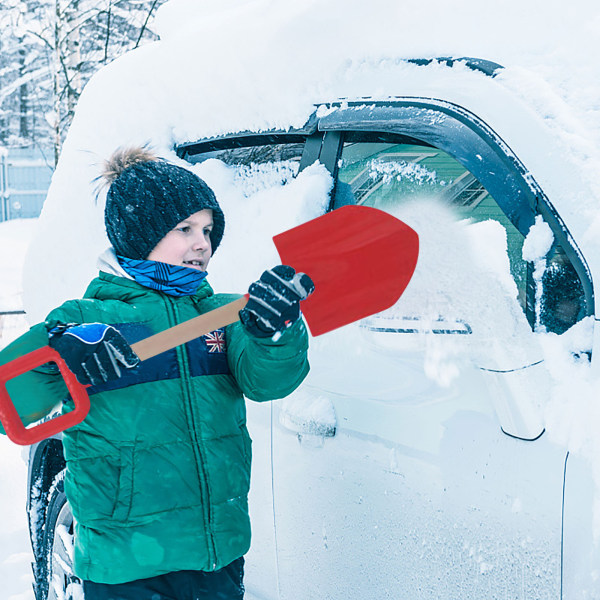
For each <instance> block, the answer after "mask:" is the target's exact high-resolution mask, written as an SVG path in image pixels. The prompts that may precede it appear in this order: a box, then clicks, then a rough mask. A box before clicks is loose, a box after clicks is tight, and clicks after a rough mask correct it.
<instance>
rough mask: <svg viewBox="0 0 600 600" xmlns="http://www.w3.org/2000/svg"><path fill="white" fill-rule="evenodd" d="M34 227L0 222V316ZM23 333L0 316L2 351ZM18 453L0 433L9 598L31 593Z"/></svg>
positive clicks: (11, 297) (3, 568) (20, 599)
mask: <svg viewBox="0 0 600 600" xmlns="http://www.w3.org/2000/svg"><path fill="white" fill-rule="evenodd" d="M36 226H37V220H36V219H15V220H13V221H6V222H3V223H0V282H1V285H0V312H2V311H11V310H20V309H21V308H22V303H21V293H22V286H21V275H22V270H23V260H24V257H25V251H26V248H27V246H28V244H29V241H30V239H31V237H32V235H33V234H34V232H35V230H36ZM26 329H27V325H26V322H25V319H24V318H23V317H22V316H19V315H4V316H2V315H0V348H3V347H4V346H6V345H7V344H8V343H10V342H11V341H12V340H13V339H15V338H16V337H18V336H19V335H21V334H22V333H24V332H25V331H26ZM21 453H22V448H21V447H19V446H17V445H16V444H13V443H12V442H11V441H9V440H8V438H7V437H6V436H4V435H0V514H1V515H2V527H0V582H2V593H3V597H4V598H7V599H8V600H30V599H31V598H32V594H33V592H32V591H31V585H32V582H33V577H32V573H31V562H32V561H33V556H32V552H31V546H30V544H29V534H28V530H27V512H26V510H25V503H26V498H25V496H26V492H27V465H26V463H25V462H24V461H23V460H21V456H22V454H21Z"/></svg>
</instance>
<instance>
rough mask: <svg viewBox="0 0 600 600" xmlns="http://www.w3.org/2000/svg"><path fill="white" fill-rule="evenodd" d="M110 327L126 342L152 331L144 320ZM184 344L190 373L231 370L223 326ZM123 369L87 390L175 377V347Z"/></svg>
mask: <svg viewBox="0 0 600 600" xmlns="http://www.w3.org/2000/svg"><path fill="white" fill-rule="evenodd" d="M113 327H114V328H115V329H118V330H119V331H120V332H121V334H122V335H123V337H124V338H125V339H126V340H127V342H128V343H129V344H135V342H139V341H140V340H143V339H145V338H147V337H149V336H151V335H152V334H153V333H154V332H153V331H151V330H150V328H149V327H148V326H147V325H146V324H144V323H116V324H114V325H113ZM185 348H186V352H187V358H188V363H189V369H190V375H191V376H192V377H203V376H205V375H227V374H229V373H230V371H229V364H228V362H227V346H226V339H225V330H224V329H219V330H217V331H216V332H212V333H211V334H208V336H202V337H200V338H196V339H195V340H192V341H191V342H188V343H187V344H185ZM122 373H123V375H122V376H121V377H120V378H119V379H113V380H112V381H108V382H107V383H103V384H101V385H94V386H91V387H89V388H88V394H89V395H92V394H98V393H100V392H107V391H110V390H118V389H122V388H126V387H129V386H132V385H138V384H140V383H149V382H151V381H161V380H166V379H177V378H178V377H180V370H179V364H178V361H177V352H176V349H175V348H173V349H171V350H167V351H166V352H163V353H162V354H159V355H157V356H153V357H152V358H148V359H146V360H144V361H142V362H141V363H140V364H139V365H138V366H137V367H135V368H134V369H131V370H125V369H123V370H122Z"/></svg>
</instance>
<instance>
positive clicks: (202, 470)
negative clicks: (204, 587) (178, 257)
mask: <svg viewBox="0 0 600 600" xmlns="http://www.w3.org/2000/svg"><path fill="white" fill-rule="evenodd" d="M165 303H166V304H167V308H168V312H169V313H170V314H169V317H170V318H171V319H172V320H173V321H174V324H178V323H179V322H180V320H179V314H178V311H177V306H176V305H175V303H174V302H173V301H172V300H171V299H170V298H165ZM175 352H176V354H177V362H178V363H179V368H180V377H181V384H182V389H183V396H184V400H185V406H186V413H187V418H188V428H189V430H190V433H191V435H192V439H193V441H194V448H193V450H194V456H195V458H196V469H197V470H198V471H199V475H200V477H199V480H200V493H201V496H202V511H203V513H204V529H205V531H206V546H207V552H208V560H209V563H210V565H211V566H212V568H213V569H214V568H215V567H216V562H217V561H216V554H217V553H216V548H215V540H214V536H213V529H212V515H211V509H210V491H209V489H208V476H207V470H206V465H205V463H204V458H203V456H202V452H201V448H202V447H203V446H202V441H201V440H200V439H199V437H198V431H199V427H198V425H197V423H196V420H195V418H194V410H193V406H192V393H191V389H190V388H191V381H190V369H189V364H188V361H187V359H186V357H185V346H177V348H175Z"/></svg>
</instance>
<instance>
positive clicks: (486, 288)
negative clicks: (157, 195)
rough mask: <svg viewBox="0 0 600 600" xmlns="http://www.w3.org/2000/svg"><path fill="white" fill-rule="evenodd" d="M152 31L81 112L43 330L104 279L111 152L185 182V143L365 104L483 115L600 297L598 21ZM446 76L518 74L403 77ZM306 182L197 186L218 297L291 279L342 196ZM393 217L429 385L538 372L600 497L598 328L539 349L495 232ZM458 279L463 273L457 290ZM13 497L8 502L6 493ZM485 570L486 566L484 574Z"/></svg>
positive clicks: (0, 448)
mask: <svg viewBox="0 0 600 600" xmlns="http://www.w3.org/2000/svg"><path fill="white" fill-rule="evenodd" d="M157 27H158V29H159V31H160V33H161V41H160V42H157V43H154V44H150V45H148V46H145V47H142V48H140V49H138V50H136V51H134V52H132V53H130V54H128V55H126V56H124V57H122V58H120V59H118V60H116V61H115V62H114V63H112V64H111V65H109V66H108V67H106V68H105V69H103V70H102V71H100V72H99V73H98V74H97V75H96V76H95V77H94V78H93V79H92V81H91V82H90V83H89V84H88V86H87V87H86V89H85V90H84V93H83V94H82V96H81V100H80V103H79V105H78V107H77V111H76V115H75V119H74V121H73V124H72V127H71V130H70V134H69V137H68V139H67V141H66V143H65V146H64V149H63V153H62V156H61V159H60V162H59V164H58V168H57V170H56V172H55V174H54V177H53V181H52V186H51V189H50V191H49V194H48V199H47V201H46V204H45V207H44V211H43V214H42V216H41V218H40V220H39V229H38V230H37V232H36V233H35V237H34V238H33V241H32V244H31V248H30V252H29V255H28V258H27V262H26V265H25V279H26V282H27V285H26V289H25V298H24V304H25V307H26V308H27V310H28V313H29V316H30V319H31V320H32V321H33V322H35V321H38V320H40V319H42V318H43V317H44V316H45V314H46V313H47V312H48V311H49V310H50V309H51V308H53V307H54V306H56V305H58V304H60V302H62V301H63V300H65V299H67V298H70V297H77V296H81V294H82V293H83V291H84V289H85V287H86V285H87V283H88V282H89V280H90V279H91V278H92V277H93V276H94V275H95V272H96V258H97V256H98V255H99V254H100V253H101V252H102V251H103V250H104V249H105V248H106V246H107V245H108V241H107V239H106V235H105V231H104V224H103V197H102V195H100V196H99V198H98V201H96V195H95V185H94V184H93V183H92V182H93V180H94V178H95V177H96V176H97V175H98V172H99V168H100V167H99V165H100V163H101V162H102V160H104V159H106V158H107V157H108V156H109V155H110V153H111V152H112V151H113V150H114V149H115V148H116V147H117V146H119V145H126V144H143V143H146V142H148V141H150V142H151V144H152V146H153V147H154V148H155V149H156V150H157V152H158V153H160V154H161V155H163V156H165V157H167V158H169V159H170V160H173V161H174V162H179V161H178V159H177V158H176V156H175V155H174V153H173V150H172V148H173V146H174V145H175V144H177V143H181V142H185V141H190V140H196V139H200V138H204V137H210V136H216V135H222V134H226V133H229V132H236V131H246V130H254V131H260V130H263V131H264V130H269V129H287V128H290V127H302V126H303V125H304V124H305V122H306V120H307V118H308V117H309V116H310V115H311V113H312V112H313V111H314V110H315V107H316V106H318V107H319V111H318V114H319V115H321V116H324V115H326V114H327V113H330V112H333V111H335V110H336V109H335V107H333V106H332V105H331V102H334V101H336V100H338V99H342V100H343V101H346V102H347V101H349V100H359V101H361V102H363V101H364V102H365V104H368V103H369V102H373V101H374V100H377V99H389V98H394V97H399V96H415V97H419V96H423V97H428V98H437V99H440V100H444V101H448V102H453V103H455V104H457V105H459V106H462V107H464V108H465V109H466V110H469V111H471V112H473V113H474V114H476V115H478V116H479V117H480V118H481V119H482V120H483V121H485V122H486V123H487V124H488V125H490V127H492V128H493V130H494V131H495V132H496V133H497V134H498V135H500V136H501V138H502V139H503V140H504V141H505V142H506V144H507V145H508V147H509V148H510V149H511V150H512V151H514V153H515V154H516V155H517V156H518V157H519V158H520V160H521V161H522V162H523V164H524V165H526V167H527V169H529V171H530V179H531V181H534V180H535V181H536V182H537V183H538V184H539V185H540V186H541V187H542V189H543V190H544V191H545V192H546V193H547V194H548V196H549V198H550V199H551V201H552V203H553V205H554V206H555V207H556V208H557V210H558V212H559V214H560V215H561V217H562V218H563V220H564V221H565V223H566V225H567V227H568V228H569V231H570V232H571V234H572V235H573V237H574V239H575V240H576V241H577V243H578V244H579V246H580V248H581V250H582V252H583V254H584V256H585V257H586V260H587V261H588V263H589V266H590V268H591V271H592V274H593V275H594V277H595V279H598V278H600V204H599V202H598V199H599V198H600V181H599V178H598V173H600V104H599V103H598V98H600V77H598V75H599V73H598V67H597V65H596V63H595V61H594V60H593V57H595V56H598V54H599V51H600V6H598V5H597V3H595V2H592V1H591V0H574V1H572V2H570V3H568V4H566V3H565V2H564V0H549V1H547V2H545V3H543V8H542V5H541V4H540V3H534V2H530V3H523V2H520V1H518V0H507V1H505V2H502V3H496V4H493V5H491V4H487V5H486V6H485V9H482V5H481V2H479V1H478V0H464V1H463V2H461V4H460V10H459V9H458V7H457V5H456V4H455V3H448V2H444V1H442V0H432V1H431V2H428V3H425V4H424V3H412V4H407V3H402V4H395V5H394V4H393V3H390V2H387V1H385V0H372V1H371V2H369V3H366V2H364V1H363V0H320V1H318V2H317V1H316V0H302V1H298V2H294V3H283V2H278V1H276V0H230V1H229V2H217V1H216V0H171V1H170V2H168V3H167V4H165V5H163V6H162V7H161V9H160V10H159V15H158V22H157ZM508 40H511V41H510V42H509V41H508ZM436 56H456V57H459V56H475V57H481V58H485V59H489V60H492V61H495V62H498V63H500V64H502V65H504V66H505V67H506V68H505V69H504V70H502V71H501V72H499V74H498V75H497V76H496V77H495V78H494V79H490V78H489V77H486V76H484V75H483V74H481V73H478V72H474V71H472V70H470V69H468V68H467V67H466V66H464V65H456V66H455V67H453V68H452V69H451V70H450V69H449V68H448V67H446V66H445V65H443V64H441V63H440V64H432V65H430V66H429V67H427V68H426V69H425V68H423V67H419V66H417V65H414V64H408V63H406V62H404V61H403V60H402V59H406V58H422V57H436ZM180 164H182V163H181V162H180ZM295 168H296V166H295V165H294V164H292V163H289V162H286V163H281V164H279V165H276V166H275V167H268V168H267V167H262V166H261V167H256V166H255V167H252V168H246V167H244V168H237V169H236V168H231V167H228V166H227V165H225V164H224V163H222V162H220V161H218V160H214V159H210V160H207V161H205V162H204V163H201V164H199V165H197V166H195V167H194V170H195V171H196V172H197V173H198V174H199V175H200V176H201V177H203V178H204V179H205V180H206V181H207V182H208V183H209V185H211V187H213V189H214V190H215V192H216V195H217V197H218V198H219V200H220V202H221V204H222V206H223V209H224V212H225V214H226V217H227V230H226V234H225V238H224V240H223V243H222V246H221V247H220V248H219V250H218V252H217V253H216V255H215V258H214V260H213V261H212V262H211V267H210V281H211V284H213V285H214V287H215V288H216V289H217V290H219V291H231V292H243V291H245V289H246V287H247V284H248V282H249V281H252V280H253V279H255V278H256V277H257V276H258V275H260V272H261V271H262V270H263V269H264V268H267V267H270V266H272V265H273V264H275V263H276V262H278V260H277V255H276V253H275V250H274V248H273V246H272V245H271V243H270V237H271V236H272V235H273V234H275V233H278V232H280V231H283V230H285V229H287V228H289V227H291V226H293V225H295V224H297V223H300V222H303V221H305V220H308V219H310V218H312V217H313V216H316V215H317V214H319V213H320V212H322V211H323V208H324V206H325V203H326V202H327V193H328V192H329V190H330V189H331V184H332V182H331V178H330V176H329V174H328V173H327V171H326V170H325V169H324V168H323V167H322V166H319V165H313V166H311V167H309V168H308V169H306V170H304V171H303V172H302V173H301V174H300V176H299V177H298V178H296V179H294V178H293V175H294V174H295V172H296V171H295ZM376 168H380V169H392V170H391V171H390V172H388V173H387V174H388V176H390V177H394V176H413V177H414V176H417V177H424V178H427V177H429V176H430V174H427V173H423V172H419V171H417V172H414V171H413V172H410V170H409V169H407V167H406V166H405V165H395V166H392V165H390V164H389V163H386V164H384V165H383V164H382V165H380V166H379V167H376ZM398 216H400V217H401V218H403V219H404V220H406V222H407V223H409V224H410V225H412V226H413V227H415V228H416V229H417V230H418V231H419V233H420V235H421V239H422V242H423V243H422V249H421V256H420V258H419V265H418V269H417V272H416V273H415V276H414V279H413V281H412V282H411V284H410V286H409V288H408V289H407V292H406V293H405V295H404V296H403V298H402V299H401V301H400V302H399V303H398V304H397V305H396V306H395V307H393V308H392V309H390V311H389V312H388V315H387V316H388V317H390V318H394V317H398V316H399V315H400V314H403V315H405V314H408V315H413V316H415V315H416V316H417V317H418V319H419V322H420V323H421V325H420V327H421V328H422V329H423V331H422V332H421V334H420V335H418V336H415V339H416V342H415V343H416V344H417V346H418V347H419V350H420V351H422V352H423V360H424V365H425V373H426V375H427V377H429V379H430V380H431V381H434V382H436V383H437V384H439V385H441V386H450V385H451V384H452V382H453V381H455V380H456V378H457V377H459V376H460V373H461V370H462V368H463V365H464V364H465V362H468V361H474V360H476V361H477V366H479V367H482V368H487V369H494V368H496V367H498V366H499V365H500V364H501V365H502V366H503V368H506V369H510V368H511V367H512V366H514V367H515V368H516V367H517V366H522V365H523V364H533V363H534V362H536V361H537V360H540V359H542V358H543V359H544V362H545V365H546V366H545V368H546V369H547V371H548V373H550V377H551V382H552V393H551V395H550V396H549V398H548V402H547V404H546V405H545V406H541V407H537V408H538V409H540V410H541V411H542V415H541V418H542V420H543V421H544V423H545V427H546V430H547V431H548V433H549V435H550V436H551V438H552V439H553V440H555V441H557V442H559V443H561V444H563V445H564V446H565V447H567V448H569V449H570V450H571V451H573V452H578V453H580V454H582V455H583V456H585V457H586V458H587V459H588V460H589V461H590V462H591V463H592V464H593V467H594V470H595V479H596V482H597V483H599V484H600V459H599V458H598V457H600V441H598V440H599V437H598V436H597V434H596V432H597V430H598V425H599V424H600V408H599V405H598V402H597V390H598V385H599V383H600V373H598V372H597V371H598V366H597V363H598V361H596V363H595V364H594V365H592V366H591V367H590V366H589V364H588V363H587V361H586V360H585V357H583V356H582V354H581V353H582V352H584V351H586V350H589V349H590V347H591V338H592V336H594V335H595V336H600V334H599V333H598V332H597V331H596V330H594V322H593V319H592V318H587V319H584V320H583V321H581V322H580V323H579V324H578V325H577V326H575V327H574V328H573V329H571V330H570V331H568V332H567V333H565V334H563V335H562V336H557V335H555V334H550V333H540V334H538V335H532V334H531V333H530V329H529V326H528V324H527V322H526V320H525V318H524V315H523V313H522V310H521V308H520V306H519V304H518V302H517V290H516V287H515V284H514V281H513V279H512V277H511V275H510V268H509V263H508V257H507V254H506V235H505V233H504V230H503V228H502V227H501V226H500V225H499V224H498V223H495V222H491V221H490V222H483V223H477V224H475V223H469V222H457V221H456V219H455V218H454V216H453V215H451V214H447V213H446V212H445V211H444V210H442V209H441V208H440V206H439V205H436V203H435V201H434V200H433V199H432V200H431V202H429V203H427V202H425V203H421V204H420V206H419V209H418V210H417V209H416V208H415V207H414V206H411V205H410V204H408V205H405V207H404V208H403V210H402V212H401V213H399V214H398ZM34 226H35V222H31V223H29V222H12V223H9V224H0V244H1V245H2V246H1V250H2V251H1V253H0V269H1V274H2V291H1V292H0V294H1V295H0V298H1V300H2V303H3V304H2V305H3V308H10V309H12V308H18V307H20V302H21V300H20V288H19V285H18V283H16V282H17V281H18V277H19V271H20V264H18V260H19V259H20V257H21V255H22V252H23V251H24V249H25V247H26V246H27V243H28V240H29V239H30V238H31V236H32V235H33V228H34ZM442 233H443V235H441V234H442ZM551 243H552V239H551V232H550V231H549V229H548V228H547V226H544V224H543V223H540V222H536V224H535V225H534V226H533V227H532V230H531V232H530V234H529V235H528V236H527V239H526V243H525V246H524V249H523V252H524V255H523V256H524V258H525V259H526V260H529V261H531V262H533V263H534V265H535V267H536V268H538V267H539V268H541V267H543V264H544V257H545V255H546V253H547V251H548V248H549V246H550V244H551ZM446 248H451V249H452V251H451V252H447V251H445V249H446ZM74 257H75V258H74ZM456 264H463V265H465V268H464V269H461V270H458V271H457V269H456V268H455V266H456ZM231 265H235V268H231ZM540 277H541V271H540V270H539V269H538V281H539V279H540ZM473 281H478V282H480V283H481V285H478V286H473V285H472V282H473ZM5 282H9V283H8V284H5ZM42 291H43V293H42ZM424 291H426V292H427V293H424ZM596 296H597V298H600V294H596ZM490 298H494V302H490ZM597 302H598V303H599V304H598V306H600V300H598V299H597ZM442 306H443V307H448V306H450V307H452V313H451V314H449V313H447V312H445V313H444V318H445V319H446V321H448V322H450V321H452V320H454V322H456V323H467V324H468V325H469V326H470V327H471V329H472V331H473V336H472V337H471V338H470V341H471V344H472V345H471V346H470V347H469V346H468V345H467V344H465V343H464V339H460V338H465V337H467V336H437V337H436V336H433V335H430V334H429V333H428V331H430V330H431V329H432V327H433V324H435V323H436V322H437V321H438V319H439V316H440V313H441V310H440V307H442ZM383 318H385V315H383ZM491 323H494V324H495V325H494V326H493V327H492V326H491ZM498 323H501V324H502V325H501V326H498ZM19 327H20V328H21V330H22V328H23V327H24V324H23V323H20V324H19V325H18V326H16V327H14V328H13V330H11V331H8V332H4V334H3V335H4V337H3V338H2V340H1V343H5V342H6V341H7V340H8V339H9V338H11V337H14V336H15V335H16V334H17V331H19ZM596 329H597V328H596ZM354 334H355V332H354V331H352V328H348V329H347V330H345V331H340V332H338V333H336V334H335V335H332V336H329V337H327V336H326V337H324V338H320V339H318V340H314V344H313V345H312V350H311V351H313V352H315V353H319V352H321V353H327V352H332V351H335V350H336V349H338V350H339V349H346V350H347V351H348V348H347V340H348V339H349V337H348V336H351V335H354ZM596 348H597V349H598V348H600V345H598V344H597V345H596ZM346 356H347V354H346ZM363 358H364V357H363ZM382 360H383V359H382ZM288 408H289V409H290V410H291V409H292V408H293V409H294V411H295V412H294V414H295V415H297V416H296V417H295V418H300V419H305V420H308V421H311V420H313V419H315V418H317V419H318V420H319V419H320V420H321V421H325V422H327V423H329V424H330V425H331V426H332V427H333V426H335V413H334V412H332V406H331V405H330V403H329V402H328V401H327V399H326V398H321V397H318V398H317V400H316V401H315V402H314V403H313V404H311V405H303V406H301V407H300V408H299V407H298V405H296V406H293V405H290V406H288ZM534 408H536V407H533V408H532V409H531V410H532V413H533V412H534ZM532 419H533V417H532ZM18 454H19V452H18V450H16V449H15V448H14V447H13V446H11V445H10V444H9V443H8V442H7V441H6V440H5V439H0V460H1V463H0V465H1V470H2V475H3V476H2V477H0V481H2V486H3V487H2V492H3V493H2V496H1V497H2V498H3V500H2V501H0V502H2V508H4V509H5V510H6V511H8V513H9V514H11V515H13V516H14V518H11V519H9V520H7V522H9V523H12V524H13V528H14V531H13V530H9V531H8V533H7V532H6V531H5V530H2V532H0V536H4V537H3V538H2V537H0V551H1V552H5V551H6V550H7V549H8V552H9V553H10V554H7V556H6V558H5V559H4V560H3V559H2V558H0V580H2V581H4V578H5V577H4V576H5V575H7V574H8V573H9V571H10V572H11V573H12V575H11V578H10V579H9V580H10V581H21V580H22V581H25V579H26V577H27V576H26V572H25V567H24V563H25V562H26V561H25V560H24V559H23V557H24V556H25V555H26V553H27V552H28V549H27V542H26V532H25V529H24V524H23V519H24V514H25V511H24V501H23V502H22V503H21V505H20V506H17V504H18V503H15V502H14V500H13V499H12V497H11V499H10V500H8V493H7V492H6V491H5V490H7V489H13V488H14V489H15V490H17V489H18V490H24V477H25V475H24V471H23V465H22V462H19V459H18ZM15 459H16V460H15ZM16 465H18V466H16ZM5 473H6V475H5ZM6 482H11V484H10V487H7V488H5V487H4V486H5V485H6ZM596 497H597V504H598V506H597V510H596V524H595V525H596V526H595V530H594V531H595V534H596V536H600V492H598V493H597V495H596ZM515 506H516V507H517V508H516V509H515V510H520V505H518V504H515ZM21 535H22V536H23V537H24V538H25V540H24V541H23V540H21V537H20V536H21ZM10 536H12V537H10ZM17 537H19V541H18V542H15V540H16V538H17ZM7 561H8V562H7ZM15 565H17V566H18V569H17V570H18V573H19V574H18V576H16V577H15V575H14V573H15V569H16V567H15ZM491 568H492V566H491V563H489V562H488V561H483V560H482V561H481V564H480V569H481V573H485V572H487V571H488V570H489V569H491ZM3 569H4V571H3ZM11 585H15V586H16V587H15V588H14V590H12V589H11V590H10V591H9V593H10V594H13V595H15V594H26V593H28V592H26V591H25V590H26V586H25V585H22V586H21V584H20V583H14V584H11ZM19 586H20V587H19ZM9 597H10V596H9ZM18 598H19V600H21V596H18ZM22 598H23V599H24V598H29V596H22ZM16 599H17V596H14V599H13V600H16Z"/></svg>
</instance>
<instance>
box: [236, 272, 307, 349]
mask: <svg viewBox="0 0 600 600" xmlns="http://www.w3.org/2000/svg"><path fill="white" fill-rule="evenodd" d="M314 290H315V285H314V283H313V282H312V279H311V278H310V277H309V276H308V275H306V274H305V273H296V271H295V270H294V269H293V268H292V267H288V266H286V265H277V266H276V267H273V268H272V269H269V270H268V271H265V272H264V273H263V274H262V275H261V276H260V279H259V280H258V281H255V282H254V283H253V284H251V285H250V289H249V290H248V291H249V294H250V299H249V300H248V304H246V306H245V307H244V308H243V309H242V310H241V311H240V321H241V322H242V324H243V325H244V327H245V328H246V330H247V331H248V333H250V334H252V335H253V336H255V337H259V338H266V337H272V336H273V335H274V334H275V333H277V332H282V331H284V330H285V329H286V328H287V327H289V326H290V325H291V324H292V323H294V322H295V321H297V320H298V319H299V318H300V301H301V300H304V299H305V298H308V296H309V295H310V294H312V293H313V292H314Z"/></svg>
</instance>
